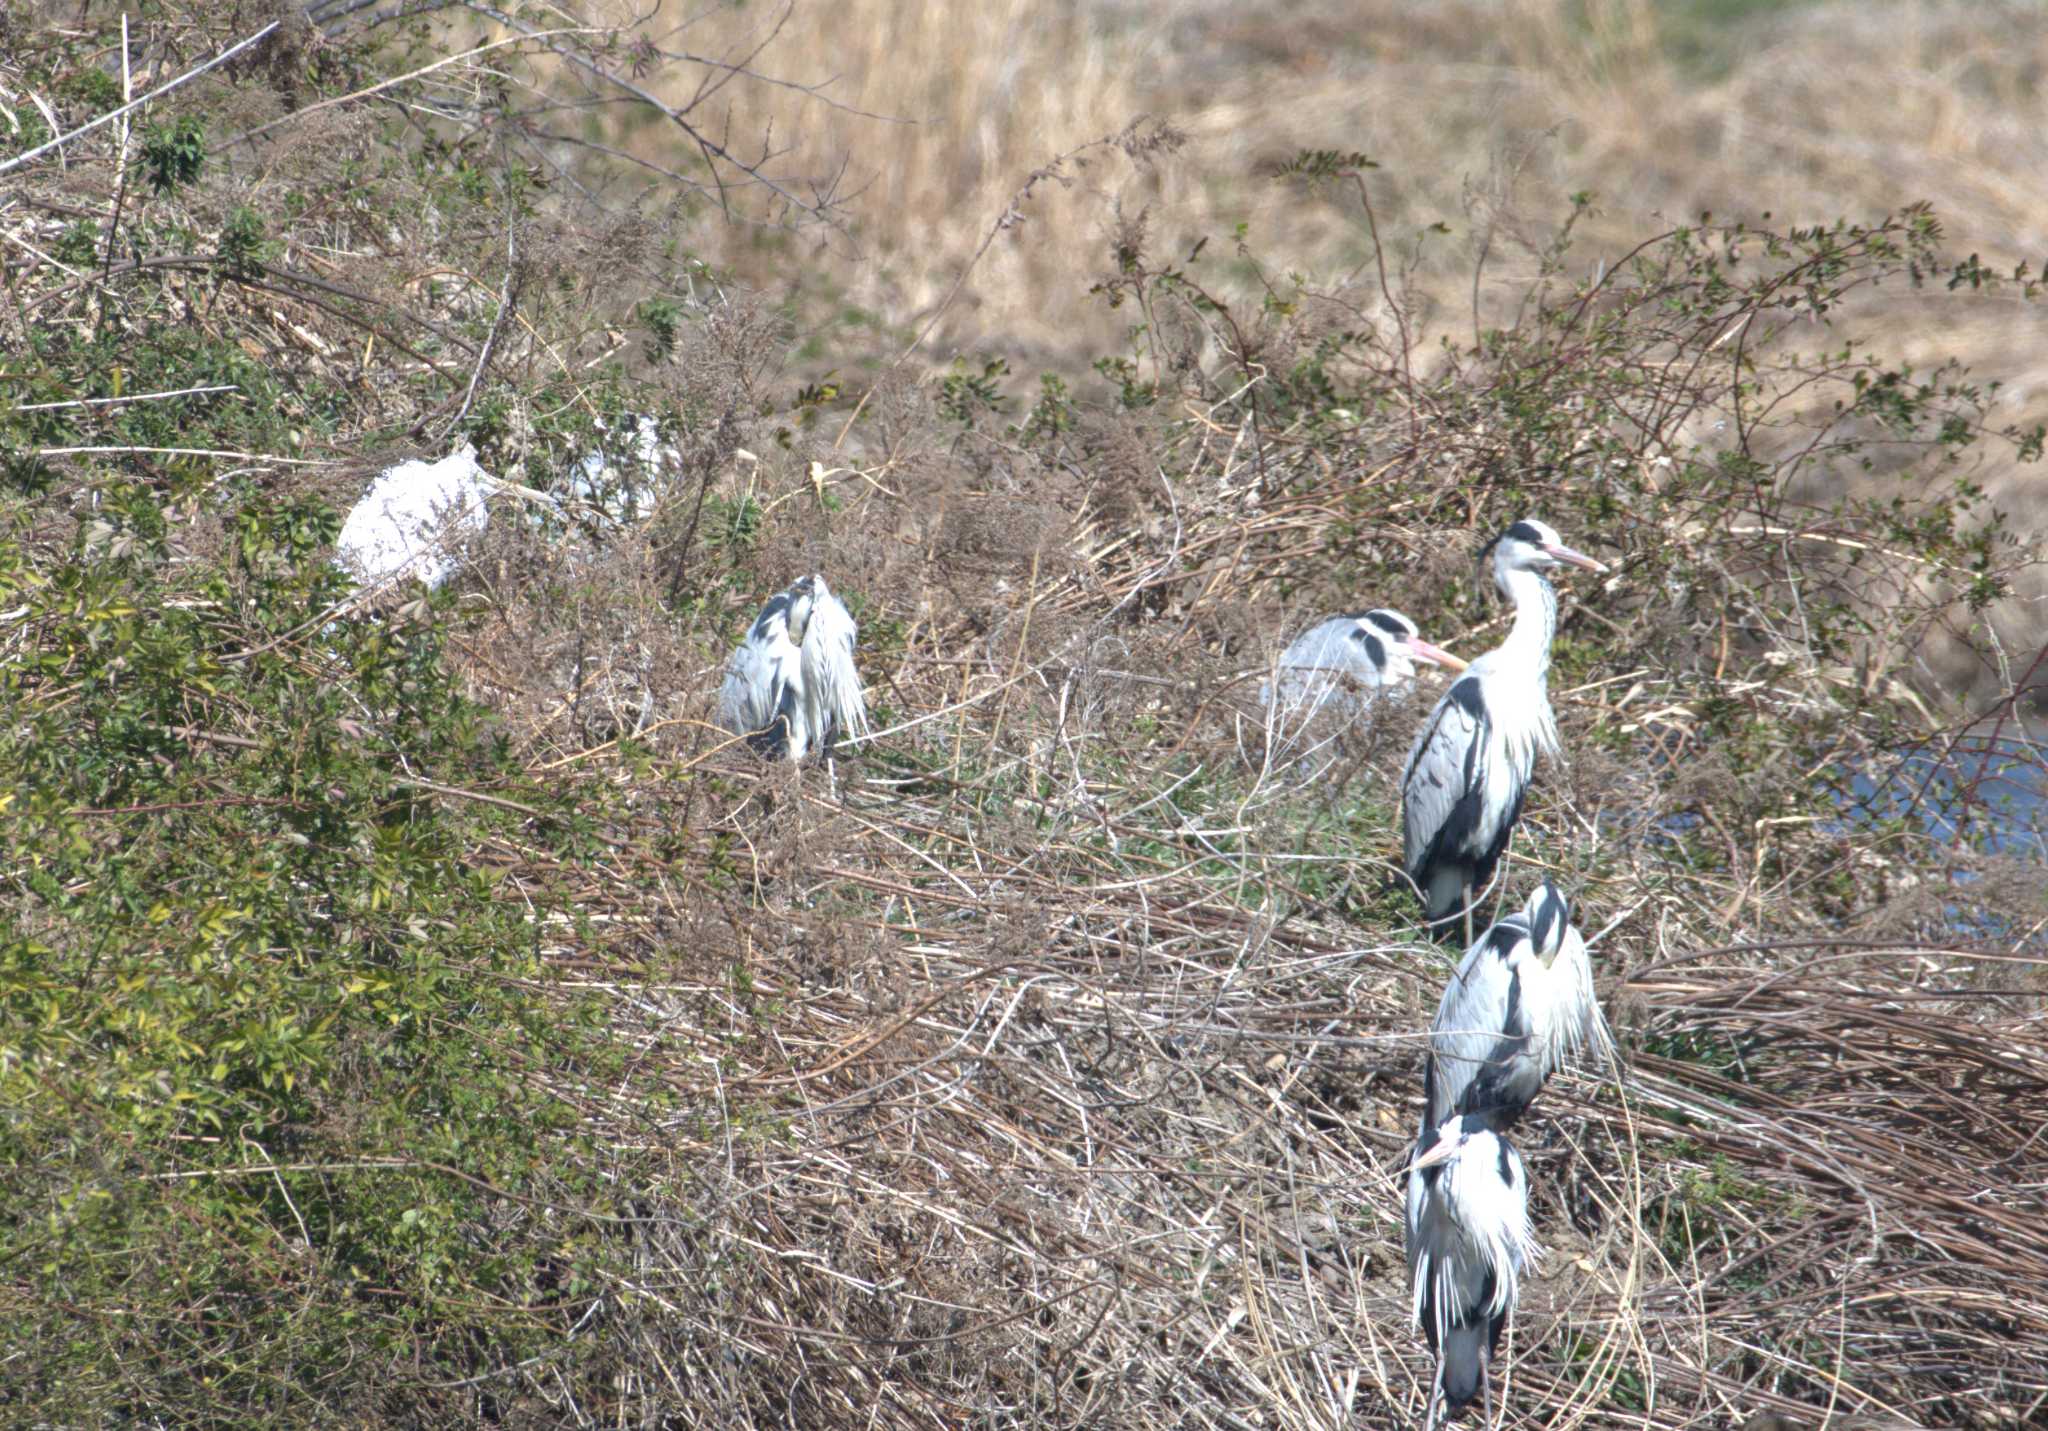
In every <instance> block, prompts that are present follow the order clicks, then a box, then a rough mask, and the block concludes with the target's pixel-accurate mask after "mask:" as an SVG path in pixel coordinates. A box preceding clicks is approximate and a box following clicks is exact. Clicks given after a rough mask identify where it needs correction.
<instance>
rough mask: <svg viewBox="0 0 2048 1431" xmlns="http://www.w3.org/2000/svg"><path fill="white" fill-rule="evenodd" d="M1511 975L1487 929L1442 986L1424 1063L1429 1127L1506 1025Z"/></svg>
mask: <svg viewBox="0 0 2048 1431" xmlns="http://www.w3.org/2000/svg"><path fill="white" fill-rule="evenodd" d="M1512 983H1513V974H1512V971H1511V970H1510V969H1509V967H1508V965H1507V962H1506V961H1505V960H1503V959H1502V958H1501V957H1500V955H1499V954H1498V953H1497V952H1496V951H1495V949H1494V945H1493V939H1492V933H1491V931H1489V932H1488V933H1487V934H1486V935H1484V936H1482V937H1481V938H1480V939H1479V940H1478V942H1477V943H1475V944H1474V945H1473V946H1472V947H1471V949H1469V950H1468V951H1466V954H1465V958H1464V960H1463V962H1461V963H1460V964H1459V965H1458V972H1457V973H1456V974H1455V975H1453V976H1452V978H1451V981H1450V983H1449V984H1448V985H1446V986H1445V988H1444V996H1443V998H1442V1000H1441V1001H1439V1002H1438V1004H1437V1007H1436V1020H1435V1022H1433V1023H1432V1024H1431V1025H1430V1032H1429V1066H1428V1069H1427V1072H1426V1075H1425V1078H1424V1084H1425V1086H1424V1088H1423V1098H1424V1100H1425V1102H1426V1103H1427V1105H1428V1112H1427V1114H1426V1116H1427V1117H1428V1119H1429V1121H1430V1124H1431V1126H1435V1125H1436V1124H1438V1123H1441V1122H1442V1121H1443V1120H1444V1119H1446V1118H1448V1117H1450V1116H1451V1114H1452V1113H1453V1112H1454V1111H1456V1110H1457V1109H1458V1106H1459V1100H1460V1099H1461V1098H1463V1097H1464V1095H1465V1090H1466V1089H1467V1088H1469V1087H1471V1085H1472V1082H1473V1080H1475V1079H1476V1078H1478V1077H1479V1075H1480V1073H1481V1072H1482V1071H1483V1070H1484V1069H1485V1068H1486V1066H1487V1064H1488V1062H1489V1060H1490V1059H1492V1058H1493V1057H1494V1054H1495V1047H1494V1046H1495V1045H1496V1044H1497V1043H1499V1042H1500V1039H1501V1035H1502V1034H1503V1033H1504V1032H1506V1030H1507V1022H1508V1013H1509V1006H1510V1004H1511V1003H1512V998H1511V995H1510V989H1511V986H1512Z"/></svg>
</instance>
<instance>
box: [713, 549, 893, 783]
mask: <svg viewBox="0 0 2048 1431" xmlns="http://www.w3.org/2000/svg"><path fill="white" fill-rule="evenodd" d="M855 634H856V632H855V627H854V622H853V616H852V614H851V613H850V612H848V611H847V609H846V607H845V606H844V605H843V604H842V603H841V602H840V600H839V598H838V597H836V596H834V595H833V594H832V589H831V588H830V587H828V586H827V585H825V578H824V577H822V576H815V575H814V576H805V577H799V578H797V580H796V582H795V584H794V585H792V586H791V587H790V588H789V590H787V591H783V592H778V593H777V594H776V595H774V596H771V597H769V598H768V603H767V605H765V606H763V607H762V608H761V614H760V615H759V616H757V617H755V618H754V625H753V627H752V629H751V630H749V631H748V632H747V636H746V639H745V640H744V641H742V642H740V644H739V649H737V650H736V651H734V652H733V653H732V660H731V661H729V662H728V663H727V664H726V668H725V685H724V687H723V688H722V689H721V690H720V691H719V695H718V723H719V724H720V725H722V726H724V727H725V728H726V729H727V730H729V731H731V732H732V733H733V734H734V735H744V736H746V737H747V738H748V740H749V743H750V744H752V745H753V747H754V748H755V749H756V750H758V751H760V752H761V753H762V754H763V755H765V756H767V757H768V758H769V759H771V760H782V759H788V760H790V761H792V762H794V761H799V760H802V759H803V758H804V757H805V756H806V755H809V754H811V753H812V752H814V751H823V752H825V753H826V754H827V756H828V757H829V755H830V753H831V750H832V746H833V743H834V742H835V741H836V740H838V739H839V738H841V737H859V736H862V735H865V734H867V729H868V708H867V701H866V699H865V698H864V697H863V695H862V694H861V685H860V673H859V672H858V671H856V670H855V669H854V664H853V647H854V637H855Z"/></svg>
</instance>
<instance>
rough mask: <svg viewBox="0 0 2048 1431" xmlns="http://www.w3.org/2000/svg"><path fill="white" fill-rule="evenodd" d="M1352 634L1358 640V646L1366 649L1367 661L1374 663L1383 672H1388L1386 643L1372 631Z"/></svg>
mask: <svg viewBox="0 0 2048 1431" xmlns="http://www.w3.org/2000/svg"><path fill="white" fill-rule="evenodd" d="M1352 634H1353V635H1354V636H1356V637H1357V638H1358V644H1359V645H1361V646H1363V647H1365V659H1366V660H1368V661H1370V662H1372V663H1373V665H1374V666H1375V667H1377V668H1378V669H1380V670H1382V671H1384V670H1386V669H1387V647H1386V643H1385V642H1383V641H1381V640H1380V638H1379V637H1377V636H1375V635H1373V634H1372V633H1371V632H1370V631H1354V632H1353V633H1352Z"/></svg>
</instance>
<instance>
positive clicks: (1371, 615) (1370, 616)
mask: <svg viewBox="0 0 2048 1431" xmlns="http://www.w3.org/2000/svg"><path fill="white" fill-rule="evenodd" d="M1359 619H1360V620H1363V621H1370V622H1371V623H1372V624H1373V625H1375V626H1377V627H1379V628H1380V630H1382V631H1384V632H1386V633H1387V634H1388V635H1389V636H1392V637H1394V638H1395V639H1396V640H1401V639H1403V638H1405V637H1409V636H1413V635H1414V634H1415V623H1414V622H1412V621H1410V620H1409V619H1408V618H1407V617H1405V616H1403V615H1401V613H1400V612H1398V611H1387V610H1385V609H1379V610H1374V611H1368V612H1366V613H1365V615H1364V616H1362V617H1360V618H1359Z"/></svg>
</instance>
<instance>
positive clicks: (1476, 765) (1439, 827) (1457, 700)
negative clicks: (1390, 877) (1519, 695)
mask: <svg viewBox="0 0 2048 1431" xmlns="http://www.w3.org/2000/svg"><path fill="white" fill-rule="evenodd" d="M1481 689H1482V688H1481V687H1480V684H1479V682H1478V680H1477V679H1476V678H1475V677H1472V676H1464V677H1461V678H1460V679H1459V680H1457V681H1455V682H1453V683H1452V685H1451V688H1450V689H1449V690H1448V691H1445V692H1444V694H1443V696H1442V698H1441V699H1439V700H1438V701H1437V703H1436V709H1435V710H1433V711H1431V712H1430V713H1429V721H1428V723H1427V724H1426V725H1424V726H1423V727H1422V733H1421V734H1420V735H1418V736H1416V737H1415V744H1414V746H1413V747H1412V748H1411V749H1410V750H1409V752H1408V765H1407V768H1406V770H1404V771H1403V772H1402V775H1401V833H1402V836H1403V844H1404V846H1405V848H1404V851H1403V853H1404V855H1405V857H1406V860H1407V865H1408V870H1409V873H1410V874H1411V875H1412V874H1413V873H1414V872H1415V871H1416V870H1417V869H1419V868H1420V867H1421V865H1422V863H1423V860H1424V858H1425V856H1426V855H1427V854H1428V853H1429V850H1430V847H1431V846H1432V845H1433V844H1435V843H1436V840H1437V837H1438V836H1439V835H1441V834H1442V833H1443V830H1444V827H1445V826H1446V825H1448V824H1449V823H1450V820H1451V813H1452V812H1453V811H1454V810H1455V809H1456V808H1457V805H1458V800H1459V798H1460V797H1461V796H1463V795H1464V793H1465V791H1466V790H1467V788H1468V787H1471V786H1474V785H1480V784H1484V783H1485V782H1486V780H1487V777H1488V770H1487V766H1488V761H1487V752H1486V745H1487V741H1486V734H1487V729H1486V707H1485V703H1484V701H1483V700H1482V699H1481Z"/></svg>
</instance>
